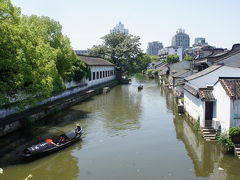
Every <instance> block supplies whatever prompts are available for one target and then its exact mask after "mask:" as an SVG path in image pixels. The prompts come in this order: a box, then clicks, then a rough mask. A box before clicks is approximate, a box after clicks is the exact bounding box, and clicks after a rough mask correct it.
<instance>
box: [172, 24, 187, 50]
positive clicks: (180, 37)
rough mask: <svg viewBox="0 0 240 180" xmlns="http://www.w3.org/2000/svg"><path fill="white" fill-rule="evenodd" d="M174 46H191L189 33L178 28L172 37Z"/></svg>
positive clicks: (185, 47) (184, 47)
mask: <svg viewBox="0 0 240 180" xmlns="http://www.w3.org/2000/svg"><path fill="white" fill-rule="evenodd" d="M172 46H174V47H182V48H183V50H184V49H187V48H188V47H189V46H190V38H189V35H188V34H186V33H185V30H184V29H181V28H180V29H178V30H177V32H176V34H175V35H174V36H173V38H172Z"/></svg>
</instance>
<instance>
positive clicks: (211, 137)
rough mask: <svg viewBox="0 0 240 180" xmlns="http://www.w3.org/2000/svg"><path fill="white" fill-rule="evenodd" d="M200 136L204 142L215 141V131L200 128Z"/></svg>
mask: <svg viewBox="0 0 240 180" xmlns="http://www.w3.org/2000/svg"><path fill="white" fill-rule="evenodd" d="M201 131H202V135H203V138H204V139H205V140H206V141H215V140H216V137H217V131H216V130H215V129H212V128H202V129H201Z"/></svg>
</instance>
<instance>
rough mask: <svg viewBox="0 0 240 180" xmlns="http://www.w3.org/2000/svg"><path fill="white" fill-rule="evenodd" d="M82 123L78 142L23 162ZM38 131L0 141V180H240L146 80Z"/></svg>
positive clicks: (233, 161)
mask: <svg viewBox="0 0 240 180" xmlns="http://www.w3.org/2000/svg"><path fill="white" fill-rule="evenodd" d="M139 83H142V84H143V85H144V88H143V90H142V91H138V90H137V86H138V84H139ZM77 122H78V123H81V125H82V127H83V128H84V130H85V134H84V136H83V138H82V141H81V142H79V143H77V144H75V145H73V146H71V147H69V148H67V149H65V150H62V151H61V152H58V153H55V154H52V155H50V156H47V157H44V158H41V159H39V160H36V161H33V162H29V163H23V162H22V161H20V160H19V159H18V156H19V154H20V152H21V151H22V149H23V148H24V147H26V146H28V145H30V144H32V143H36V142H38V141H40V140H44V139H45V138H47V137H50V136H53V137H55V136H56V135H58V134H60V133H61V132H60V131H69V130H71V129H72V128H73V127H74V123H77ZM37 127H38V128H29V129H26V130H25V131H22V132H17V133H14V134H12V135H10V136H8V137H5V138H4V139H3V138H2V139H1V141H0V146H1V149H0V167H1V168H2V169H3V174H0V179H3V180H18V179H19V180H23V179H24V178H26V177H27V176H28V175H29V174H31V175H32V176H33V177H32V178H30V179H33V180H42V179H44V180H53V179H58V180H70V179H71V180H75V179H77V180H123V179H129V180H147V179H149V180H161V179H162V180H167V179H168V180H194V179H197V180H205V179H212V180H239V179H240V171H239V167H240V161H239V160H238V159H237V158H235V157H234V156H232V155H226V154H223V153H222V152H221V151H220V148H219V147H218V146H217V145H216V144H215V143H212V142H211V143H208V142H204V141H203V140H202V139H201V137H198V136H197V135H195V133H194V131H193V129H192V127H191V125H190V124H189V123H188V121H187V120H185V118H184V117H183V116H180V115H178V114H177V113H176V109H175V104H174V100H173V98H172V95H171V94H170V93H168V92H167V91H165V90H163V89H162V88H161V87H160V86H159V85H158V83H157V81H155V80H147V79H145V78H144V77H142V76H136V77H135V78H133V82H132V84H131V85H119V86H116V87H114V88H113V89H112V90H111V92H110V93H107V94H102V95H98V96H95V97H93V98H91V99H89V100H87V101H85V102H83V103H80V104H79V105H76V106H73V107H71V108H69V109H67V110H65V111H62V112H60V113H58V114H55V115H54V116H51V117H48V118H47V119H45V120H44V121H43V122H42V123H40V124H38V125H37Z"/></svg>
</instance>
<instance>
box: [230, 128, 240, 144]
mask: <svg viewBox="0 0 240 180" xmlns="http://www.w3.org/2000/svg"><path fill="white" fill-rule="evenodd" d="M229 136H230V138H231V140H232V142H233V143H234V144H240V127H232V128H230V129H229Z"/></svg>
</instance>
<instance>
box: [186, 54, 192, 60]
mask: <svg viewBox="0 0 240 180" xmlns="http://www.w3.org/2000/svg"><path fill="white" fill-rule="evenodd" d="M184 60H185V61H192V60H193V57H192V56H190V55H186V56H185V57H184Z"/></svg>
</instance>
